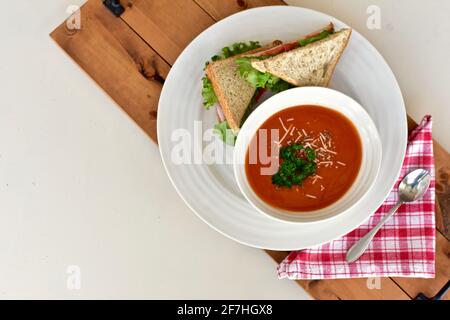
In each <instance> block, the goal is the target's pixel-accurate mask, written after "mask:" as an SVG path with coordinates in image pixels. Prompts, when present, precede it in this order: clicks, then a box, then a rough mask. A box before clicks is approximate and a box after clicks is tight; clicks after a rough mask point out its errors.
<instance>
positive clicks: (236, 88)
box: [205, 41, 279, 132]
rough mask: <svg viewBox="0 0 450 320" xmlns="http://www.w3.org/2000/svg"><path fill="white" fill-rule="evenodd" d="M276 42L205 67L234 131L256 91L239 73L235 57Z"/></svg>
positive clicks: (274, 43)
mask: <svg viewBox="0 0 450 320" xmlns="http://www.w3.org/2000/svg"><path fill="white" fill-rule="evenodd" d="M278 44H279V41H274V42H273V43H272V44H270V45H268V46H265V47H262V48H259V49H255V50H252V51H248V52H246V53H243V54H240V55H237V56H234V57H231V58H228V59H224V60H219V61H215V62H212V63H210V64H209V65H208V67H207V68H206V70H205V71H206V76H207V77H208V78H209V80H210V81H211V84H212V86H213V88H214V92H215V93H216V96H217V99H218V100H219V104H220V106H221V108H222V110H223V113H224V115H225V118H226V119H227V122H228V125H229V126H230V128H231V129H232V130H233V131H234V132H237V131H238V130H239V128H240V126H241V121H242V118H243V116H244V114H245V111H246V110H247V107H248V106H249V104H250V102H251V101H252V98H253V95H254V94H255V92H256V89H255V88H254V87H253V86H252V85H251V84H249V83H248V82H247V81H245V80H244V79H243V78H242V77H241V75H240V74H239V70H238V66H237V64H236V62H235V61H236V58H239V57H244V56H248V55H252V54H255V53H257V52H259V51H263V50H267V49H269V48H271V47H273V46H275V45H278Z"/></svg>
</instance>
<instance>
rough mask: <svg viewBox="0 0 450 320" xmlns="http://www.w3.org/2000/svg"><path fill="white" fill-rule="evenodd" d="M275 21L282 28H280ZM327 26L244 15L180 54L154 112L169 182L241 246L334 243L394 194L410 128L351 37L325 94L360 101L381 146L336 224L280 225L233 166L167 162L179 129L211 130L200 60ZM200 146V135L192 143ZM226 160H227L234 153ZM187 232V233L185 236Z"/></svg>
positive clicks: (262, 11) (281, 12) (261, 13)
mask: <svg viewBox="0 0 450 320" xmlns="http://www.w3.org/2000/svg"><path fill="white" fill-rule="evenodd" d="M280 21H282V23H281V24H280ZM330 21H332V22H333V23H334V24H335V26H336V28H337V29H340V28H344V27H346V25H345V24H344V23H342V22H340V21H339V20H337V19H335V18H333V17H330V16H328V15H325V14H323V13H320V12H316V11H313V10H308V9H304V8H298V7H288V6H279V7H278V6H276V7H263V8H257V9H251V10H246V11H243V12H240V13H238V14H235V15H233V16H230V17H228V18H226V19H224V20H222V21H220V22H218V23H216V24H215V25H213V26H211V27H210V28H208V29H207V30H205V31H204V32H203V33H201V34H200V35H199V36H198V37H197V38H195V39H194V40H193V41H192V43H191V44H190V45H189V46H188V47H187V48H186V49H185V50H184V51H183V53H182V54H181V55H180V57H179V58H178V59H177V61H176V62H175V64H174V66H173V67H172V70H171V71H170V74H169V76H168V77H167V79H166V82H165V84H164V88H163V90H162V93H161V98H160V102H159V108H158V123H157V127H158V141H159V146H160V151H161V156H162V159H163V162H164V165H165V168H166V170H167V172H168V174H169V177H170V179H171V181H172V183H173V184H174V186H175V188H176V190H177V191H178V193H179V194H180V196H181V197H182V198H183V199H184V201H185V202H186V203H187V205H188V206H189V207H190V208H191V209H192V210H193V211H194V212H195V213H196V214H197V215H198V216H199V217H200V218H201V219H202V220H203V221H205V222H206V223H207V224H209V225H210V226H211V227H212V228H214V229H216V230H217V231H219V232H221V233H223V234H224V235H226V236H228V237H230V238H232V239H234V240H236V241H238V242H241V243H243V244H246V245H249V246H253V247H258V248H264V249H272V250H295V249H303V248H307V247H312V246H316V245H319V244H322V243H325V242H328V241H330V240H333V239H336V238H338V237H340V236H342V235H344V234H346V233H348V232H350V231H351V230H353V229H355V228H356V227H358V226H359V225H360V224H361V223H363V222H364V221H365V220H366V219H367V218H368V217H369V216H370V215H371V214H372V213H373V212H374V211H375V210H376V209H377V208H378V207H379V206H380V205H381V203H382V202H383V201H384V199H385V198H386V196H387V195H388V193H389V192H390V190H391V189H392V187H393V185H394V183H395V181H396V179H397V177H398V175H399V172H400V168H401V165H402V161H403V158H404V155H405V150H406V141H407V122H406V112H405V107H404V102H403V98H402V94H401V91H400V88H399V86H398V84H397V81H396V79H395V77H394V75H393V73H392V71H391V70H390V68H389V66H388V65H387V64H386V62H385V61H384V59H383V57H382V56H381V55H380V54H379V53H378V51H377V50H376V49H375V48H374V47H373V46H372V45H371V44H370V43H369V42H368V41H367V40H366V39H365V38H364V37H363V36H361V35H360V34H359V33H358V32H356V31H354V32H353V34H352V38H351V40H350V43H349V46H348V48H347V49H346V51H345V53H344V55H343V57H342V59H341V61H340V62H339V64H338V66H337V68H336V71H335V73H334V77H333V80H332V82H331V85H330V87H331V88H333V89H336V90H338V91H341V92H343V93H345V94H347V95H349V96H350V97H352V98H353V99H355V100H356V101H358V102H359V103H360V104H361V105H362V106H363V107H364V108H365V109H366V111H367V112H368V113H369V114H370V116H371V117H372V119H373V121H374V122H375V125H376V126H377V129H378V132H379V134H380V138H381V141H382V146H383V158H382V164H381V169H380V172H379V175H378V178H377V181H376V182H375V184H374V186H373V187H372V189H371V190H370V191H369V193H368V194H367V196H366V197H364V199H362V201H360V202H359V203H358V204H357V205H356V206H355V207H353V208H352V209H351V210H349V211H347V212H346V213H345V214H342V215H339V216H338V217H336V218H335V219H332V220H327V221H323V222H318V223H314V224H309V225H302V224H299V225H296V224H289V223H285V222H281V221H280V222H278V221H275V220H274V219H271V218H269V217H266V216H263V215H261V214H260V213H258V212H257V211H256V210H255V209H254V208H253V207H252V206H251V205H250V204H249V203H248V202H247V201H246V199H245V198H244V196H243V195H242V194H241V193H240V191H239V188H238V186H237V184H236V182H235V180H234V176H233V167H232V165H214V164H213V165H206V164H182V165H177V164H175V163H174V162H173V161H172V160H171V152H172V150H173V147H174V146H175V145H177V144H178V141H173V140H172V133H173V132H174V131H175V130H176V129H180V128H183V129H186V130H187V131H188V132H190V133H192V134H193V133H194V131H195V130H194V122H195V121H203V128H202V130H203V131H206V130H207V129H209V128H211V127H213V125H214V123H215V122H216V115H215V112H214V111H212V110H210V111H205V110H204V109H203V107H202V97H201V94H200V91H201V81H200V79H201V78H202V76H203V67H204V64H205V61H207V60H209V59H210V57H211V56H213V55H214V54H216V53H217V52H219V51H220V49H221V48H222V47H224V46H226V45H230V44H232V43H234V42H237V41H249V40H258V41H260V42H261V43H263V44H264V43H268V42H270V41H272V40H274V39H280V40H283V41H286V40H292V39H296V38H298V37H299V36H301V35H302V34H307V33H308V32H310V31H313V30H315V29H317V28H320V27H321V26H323V25H325V24H327V23H328V22H330ZM195 139H196V140H197V141H196V142H201V136H198V135H197V136H196V137H195ZM227 156H228V157H231V158H232V148H229V150H228V153H227ZM186 232H189V231H188V230H187V231H186Z"/></svg>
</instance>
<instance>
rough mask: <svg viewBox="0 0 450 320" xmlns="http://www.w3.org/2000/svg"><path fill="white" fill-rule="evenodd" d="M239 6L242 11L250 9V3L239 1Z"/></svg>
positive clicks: (243, 0)
mask: <svg viewBox="0 0 450 320" xmlns="http://www.w3.org/2000/svg"><path fill="white" fill-rule="evenodd" d="M237 5H238V6H239V7H241V8H242V9H247V8H248V3H247V1H245V0H237Z"/></svg>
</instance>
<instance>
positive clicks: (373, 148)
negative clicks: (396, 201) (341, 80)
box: [234, 87, 382, 223]
mask: <svg viewBox="0 0 450 320" xmlns="http://www.w3.org/2000/svg"><path fill="white" fill-rule="evenodd" d="M301 105H318V106H323V107H326V108H330V109H333V110H336V111H338V112H340V113H342V114H343V115H345V116H346V117H347V118H348V119H349V120H351V121H352V123H353V124H354V125H355V127H356V129H357V131H358V134H359V137H360V139H361V144H362V162H361V168H360V170H359V173H358V176H357V177H356V179H355V181H354V183H353V184H352V186H351V187H350V189H349V190H348V191H347V192H346V193H345V194H344V196H343V197H342V198H340V199H339V200H338V201H337V202H335V203H333V204H331V205H330V206H328V207H325V208H322V209H319V210H315V211H309V212H301V213H296V212H292V211H287V210H283V209H280V208H275V207H273V206H271V205H269V204H267V203H266V202H264V201H263V200H261V199H260V198H259V197H258V196H257V195H256V194H255V192H254V191H253V189H252V188H251V186H250V185H249V183H248V180H247V176H246V173H245V156H246V153H247V150H248V146H249V143H250V141H251V138H252V137H254V136H255V134H256V132H257V130H258V129H259V128H260V127H261V125H262V124H263V123H264V122H265V121H266V120H267V119H268V118H270V117H271V116H272V115H274V114H275V113H277V112H279V111H281V110H283V109H286V108H289V107H293V106H301ZM381 156H382V149H381V140H380V137H379V135H378V131H377V129H376V127H375V124H374V123H373V121H372V119H371V118H370V116H369V115H368V113H367V112H366V111H365V110H364V108H363V107H362V106H361V105H360V104H358V103H357V102H356V101H355V100H353V99H352V98H350V97H348V96H346V95H345V94H343V93H340V92H338V91H335V90H332V89H327V88H319V87H303V88H294V89H290V90H287V91H284V92H282V93H279V94H276V95H274V96H273V97H271V98H270V99H268V100H267V101H265V102H264V103H262V104H261V105H260V106H259V107H258V108H256V110H255V111H254V112H253V113H252V114H251V115H250V116H249V118H248V119H247V120H246V121H245V123H244V125H243V127H242V128H241V131H240V132H239V135H238V138H237V141H236V145H235V150H234V175H235V178H236V181H237V183H238V186H239V188H240V190H241V191H242V193H243V194H244V196H245V197H246V198H247V200H248V201H249V202H250V204H252V205H253V206H254V207H255V208H256V209H257V210H258V211H259V212H261V213H263V214H265V215H267V216H269V217H271V218H275V219H277V220H281V221H285V222H289V223H311V222H318V221H323V220H325V219H330V218H333V217H336V216H337V215H340V214H343V213H345V212H346V211H348V210H349V209H350V208H351V207H353V206H354V205H355V204H357V203H358V201H360V200H361V199H362V198H363V197H364V196H365V195H366V194H367V192H368V191H369V190H370V188H371V187H372V185H373V184H374V182H375V180H376V177H377V175H378V171H379V169H380V164H381Z"/></svg>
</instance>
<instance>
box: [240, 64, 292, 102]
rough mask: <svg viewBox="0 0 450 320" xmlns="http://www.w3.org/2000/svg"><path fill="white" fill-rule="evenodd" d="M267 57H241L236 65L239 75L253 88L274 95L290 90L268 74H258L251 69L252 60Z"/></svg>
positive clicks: (283, 82) (288, 85) (279, 80)
mask: <svg viewBox="0 0 450 320" xmlns="http://www.w3.org/2000/svg"><path fill="white" fill-rule="evenodd" d="M265 58H267V57H257V58H256V57H242V58H237V59H236V63H237V65H238V66H239V73H240V74H241V76H242V77H243V78H244V79H245V80H246V81H247V82H249V83H250V84H251V85H252V86H253V87H255V88H267V89H270V90H271V91H272V92H274V93H278V92H281V91H284V90H287V89H290V88H292V85H291V84H289V83H288V82H286V81H284V80H282V79H280V78H278V77H276V76H274V75H272V74H270V73H268V72H260V71H258V70H256V69H255V68H253V67H252V60H255V59H260V60H261V59H265Z"/></svg>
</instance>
